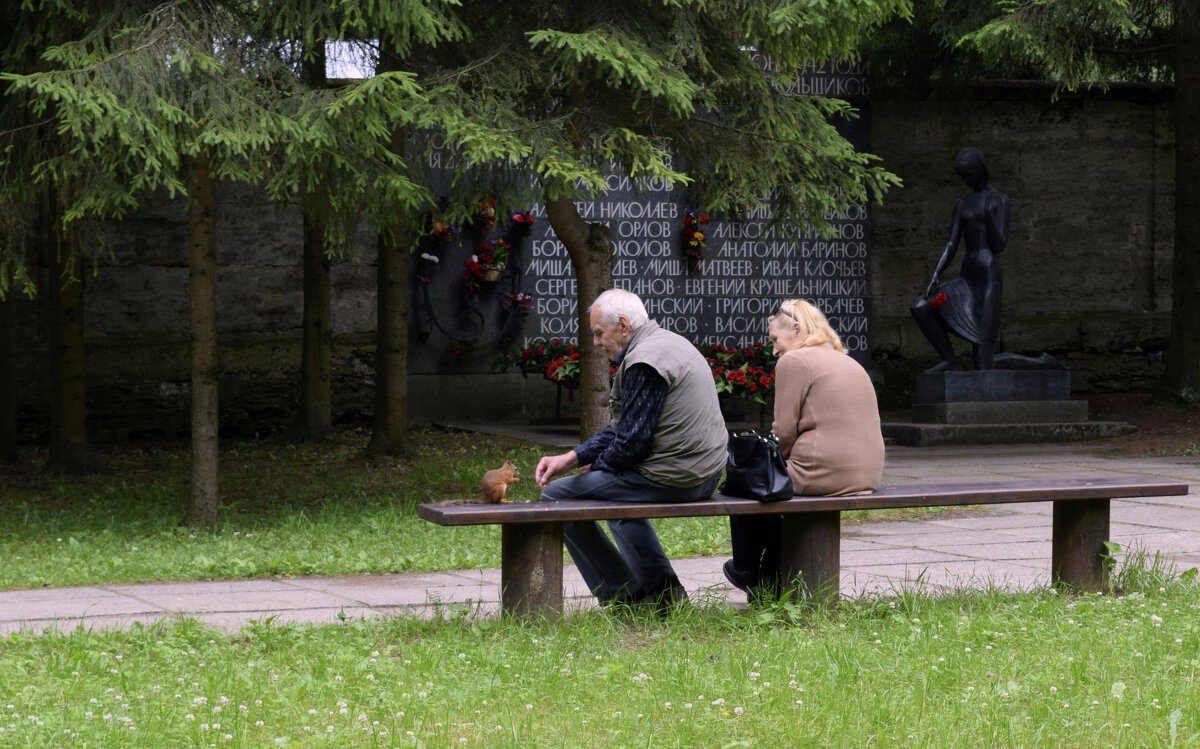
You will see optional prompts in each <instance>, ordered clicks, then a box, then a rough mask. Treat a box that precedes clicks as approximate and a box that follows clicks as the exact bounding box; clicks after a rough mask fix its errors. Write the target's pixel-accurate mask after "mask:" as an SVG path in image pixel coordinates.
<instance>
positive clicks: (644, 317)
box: [588, 289, 650, 330]
mask: <svg viewBox="0 0 1200 749" xmlns="http://www.w3.org/2000/svg"><path fill="white" fill-rule="evenodd" d="M594 309H598V310H600V324H601V325H604V326H605V327H609V328H611V327H612V326H614V325H616V324H617V322H618V321H619V320H620V318H622V317H624V318H625V319H626V320H628V321H629V329H630V330H637V329H638V328H640V327H642V326H643V325H645V324H646V322H647V321H649V319H650V315H648V314H646V305H644V304H642V300H641V298H640V297H639V296H638V295H637V294H634V293H633V292H632V291H626V290H625V289H608V290H607V291H602V292H600V296H598V297H596V301H594V302H592V306H591V307H589V308H588V311H589V312H591V311H592V310H594Z"/></svg>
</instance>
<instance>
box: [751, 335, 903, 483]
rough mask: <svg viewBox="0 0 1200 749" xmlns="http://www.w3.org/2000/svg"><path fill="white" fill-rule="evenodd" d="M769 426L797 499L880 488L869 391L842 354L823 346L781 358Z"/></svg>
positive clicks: (878, 438) (874, 409)
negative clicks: (805, 495)
mask: <svg viewBox="0 0 1200 749" xmlns="http://www.w3.org/2000/svg"><path fill="white" fill-rule="evenodd" d="M772 427H773V429H774V431H775V434H776V435H778V436H779V446H780V448H781V450H782V452H783V454H784V455H785V456H787V463H788V473H789V474H791V477H792V486H793V487H794V488H795V490H796V493H797V494H809V495H829V494H854V493H857V492H865V491H871V490H873V489H875V488H876V487H877V486H879V479H880V476H881V475H882V474H883V434H882V432H881V430H880V427H879V407H878V405H877V403H876V400H875V388H874V387H873V386H872V385H871V378H870V377H869V376H868V375H867V372H866V370H864V369H863V368H862V366H861V365H860V364H859V363H858V362H856V361H855V360H854V359H852V358H851V357H850V356H849V355H848V354H843V353H840V352H838V351H837V350H836V349H834V348H833V346H831V345H829V344H821V345H819V346H805V347H804V348H800V349H795V350H792V351H788V352H786V353H785V354H784V355H783V356H781V357H779V361H778V362H777V363H776V364H775V422H774V424H773V425H772Z"/></svg>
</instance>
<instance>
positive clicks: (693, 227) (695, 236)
mask: <svg viewBox="0 0 1200 749" xmlns="http://www.w3.org/2000/svg"><path fill="white" fill-rule="evenodd" d="M707 223H708V214H707V213H703V212H702V213H696V212H695V211H693V210H692V209H691V208H689V209H687V210H686V211H684V214H683V251H684V254H685V255H687V257H688V259H689V260H699V259H700V257H701V255H702V254H703V253H704V248H705V246H706V245H707V240H706V239H705V236H704V232H703V231H701V230H700V227H701V226H703V225H705V224H707Z"/></svg>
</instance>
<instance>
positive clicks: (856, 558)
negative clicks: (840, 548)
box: [841, 546, 973, 569]
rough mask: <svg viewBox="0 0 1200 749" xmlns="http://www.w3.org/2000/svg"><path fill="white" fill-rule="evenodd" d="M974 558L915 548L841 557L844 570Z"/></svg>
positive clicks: (901, 547)
mask: <svg viewBox="0 0 1200 749" xmlns="http://www.w3.org/2000/svg"><path fill="white" fill-rule="evenodd" d="M972 558H973V557H971V556H968V555H964V554H955V553H954V552H952V551H948V550H946V549H928V548H920V547H915V546H892V547H880V548H879V549H875V550H873V551H851V552H845V553H843V554H842V555H841V562H842V568H843V569H845V568H847V567H856V568H857V567H862V566H866V565H872V566H878V565H888V566H905V565H922V564H938V563H941V562H953V561H961V560H963V559H972Z"/></svg>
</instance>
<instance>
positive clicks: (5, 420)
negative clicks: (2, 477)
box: [0, 290, 17, 463]
mask: <svg viewBox="0 0 1200 749" xmlns="http://www.w3.org/2000/svg"><path fill="white" fill-rule="evenodd" d="M15 312H16V303H15V302H14V300H13V298H12V291H11V290H10V291H9V294H8V296H7V297H5V298H4V299H0V460H2V461H4V462H6V463H12V462H14V461H15V460H16V459H17V378H16V374H17V373H16V367H15V366H14V357H15V356H16V353H17V352H16V345H15V341H14V339H13V328H14V327H15V326H16V323H17V321H16V315H15Z"/></svg>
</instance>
